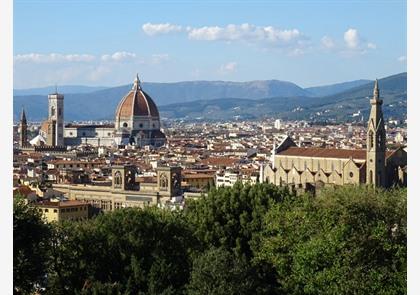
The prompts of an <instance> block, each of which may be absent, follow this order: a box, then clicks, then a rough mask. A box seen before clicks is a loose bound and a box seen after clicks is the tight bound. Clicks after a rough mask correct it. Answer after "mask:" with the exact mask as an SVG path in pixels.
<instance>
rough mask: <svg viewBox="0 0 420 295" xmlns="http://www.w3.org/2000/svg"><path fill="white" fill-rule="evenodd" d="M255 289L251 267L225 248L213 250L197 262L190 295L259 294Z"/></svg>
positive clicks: (193, 271)
mask: <svg viewBox="0 0 420 295" xmlns="http://www.w3.org/2000/svg"><path fill="white" fill-rule="evenodd" d="M255 288H256V286H255V282H254V279H253V273H252V271H251V269H250V267H249V265H248V263H247V262H246V261H243V260H241V259H238V258H237V257H235V256H234V255H233V254H232V253H230V252H229V251H227V250H225V249H223V248H210V249H209V250H207V251H206V252H204V253H203V254H201V255H198V256H197V257H196V258H195V259H194V262H193V268H192V271H191V279H190V283H189V285H188V294H189V295H204V294H206V295H224V294H231V295H235V294H236V295H239V294H255Z"/></svg>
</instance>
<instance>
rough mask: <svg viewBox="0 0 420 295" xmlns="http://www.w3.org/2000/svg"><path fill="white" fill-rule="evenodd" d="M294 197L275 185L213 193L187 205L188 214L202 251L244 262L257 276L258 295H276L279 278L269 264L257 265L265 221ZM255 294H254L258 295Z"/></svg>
mask: <svg viewBox="0 0 420 295" xmlns="http://www.w3.org/2000/svg"><path fill="white" fill-rule="evenodd" d="M291 196H292V195H291V194H290V192H289V191H288V190H287V189H286V188H281V187H278V186H275V185H272V184H256V185H252V186H251V185H243V184H242V183H236V184H235V185H234V186H233V187H226V188H219V189H212V190H210V192H209V194H208V196H207V197H205V198H202V199H200V200H197V201H192V202H189V203H187V205H186V210H185V214H186V216H187V218H188V220H189V222H190V223H191V224H192V226H193V228H194V234H195V235H196V237H197V239H198V240H199V241H200V242H201V247H202V249H203V251H205V250H206V249H210V248H211V247H215V248H223V249H224V250H226V251H229V252H231V253H232V254H234V257H235V258H236V259H238V260H241V261H244V262H245V263H246V264H247V267H248V268H249V269H250V270H251V271H252V272H253V273H254V280H255V284H254V287H255V288H256V289H255V290H257V291H258V294H273V293H275V286H276V284H277V283H276V277H275V272H274V271H273V267H272V265H271V264H270V263H267V262H266V261H255V260H254V252H255V251H257V250H258V248H259V245H260V235H261V229H262V224H263V219H264V216H265V214H266V213H267V211H268V210H269V209H270V208H271V207H272V206H273V205H274V204H276V203H279V202H282V201H283V199H284V198H288V197H291ZM255 290H254V291H255Z"/></svg>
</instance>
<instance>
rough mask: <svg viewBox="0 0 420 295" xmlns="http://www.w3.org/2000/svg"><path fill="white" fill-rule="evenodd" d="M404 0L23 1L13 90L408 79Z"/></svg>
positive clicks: (18, 7) (18, 3)
mask: <svg viewBox="0 0 420 295" xmlns="http://www.w3.org/2000/svg"><path fill="white" fill-rule="evenodd" d="M406 43H407V38H406V2H405V1H399V0H395V1H394V0H382V1H375V0H371V1H366V0H363V1H361V0H347V1H345V0H336V1H333V0H314V1H308V0H296V1H290V0H286V1H242V2H241V1H238V0H230V1H212V2H210V1H192V0H189V1H186V0H184V1H133V0H120V1H115V0H102V1H98V0H83V1H82V0H72V1H70V0H56V1H52V0H44V1H31V0H15V1H14V86H15V88H30V87H41V86H47V85H54V84H58V85H60V84H61V85H96V86H116V85H122V84H128V83H131V81H132V80H133V78H134V76H135V74H136V73H137V72H138V73H139V75H140V77H141V79H142V80H145V81H150V82H152V81H153V82H173V81H186V80H230V81H249V80H265V79H279V80H286V81H292V82H295V83H297V84H298V85H300V86H304V87H308V86H315V85H323V84H329V83H336V82H343V81H348V80H354V79H374V78H376V77H379V78H380V77H384V76H388V75H392V74H396V73H400V72H403V71H406Z"/></svg>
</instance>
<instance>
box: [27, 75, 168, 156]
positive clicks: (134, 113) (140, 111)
mask: <svg viewBox="0 0 420 295" xmlns="http://www.w3.org/2000/svg"><path fill="white" fill-rule="evenodd" d="M20 126H21V127H24V129H23V130H24V131H25V132H21V136H20V146H21V147H24V146H25V138H26V136H27V135H26V134H27V133H26V116H25V113H24V111H22V116H21V122H20ZM160 127H161V125H160V116H159V111H158V108H157V106H156V104H155V103H154V101H153V100H152V98H151V97H150V96H149V95H148V94H147V93H146V92H145V91H143V89H142V88H141V83H140V79H139V76H138V75H137V76H136V79H135V80H134V83H133V87H132V89H131V90H130V91H129V92H128V93H127V94H126V95H125V96H124V97H123V98H122V99H121V101H120V103H119V104H118V105H117V107H116V111H115V124H103V125H95V124H91V125H81V124H66V125H65V126H64V95H62V94H59V93H57V91H56V92H55V93H54V94H50V95H48V119H47V120H45V121H44V122H43V123H42V124H41V128H40V130H39V134H38V135H37V136H36V137H35V138H33V139H32V140H31V141H30V142H29V143H30V145H31V146H32V147H42V148H43V149H44V150H56V149H61V150H62V147H65V146H78V145H82V144H87V145H92V146H116V145H134V146H137V147H145V146H150V147H154V148H156V147H160V146H162V145H164V144H165V142H166V137H165V134H164V133H163V132H162V131H161V128H160ZM29 149H30V148H29ZM26 150H28V148H26Z"/></svg>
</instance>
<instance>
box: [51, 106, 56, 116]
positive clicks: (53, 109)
mask: <svg viewBox="0 0 420 295" xmlns="http://www.w3.org/2000/svg"><path fill="white" fill-rule="evenodd" d="M51 116H55V108H54V107H51Z"/></svg>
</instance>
